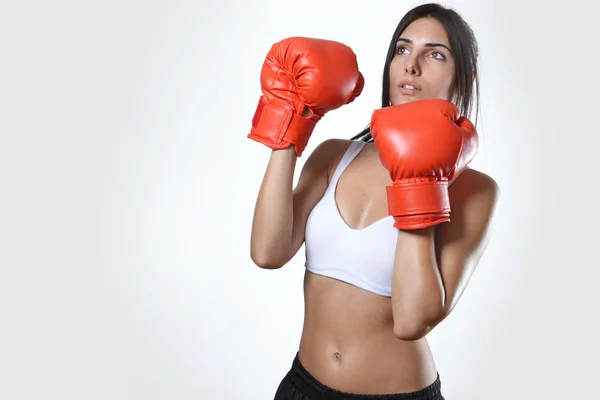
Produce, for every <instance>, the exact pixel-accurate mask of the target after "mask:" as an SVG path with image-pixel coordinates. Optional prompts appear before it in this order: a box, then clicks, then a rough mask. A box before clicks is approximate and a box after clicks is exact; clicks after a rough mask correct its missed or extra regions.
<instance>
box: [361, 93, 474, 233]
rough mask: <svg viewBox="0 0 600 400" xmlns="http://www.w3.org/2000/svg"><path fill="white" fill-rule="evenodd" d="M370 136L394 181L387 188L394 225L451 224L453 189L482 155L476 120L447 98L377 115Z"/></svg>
mask: <svg viewBox="0 0 600 400" xmlns="http://www.w3.org/2000/svg"><path fill="white" fill-rule="evenodd" d="M371 136H372V137H373V139H374V141H375V146H376V147H377V149H378V150H379V157H380V159H381V162H382V164H383V165H384V166H385V167H386V168H387V170H388V171H389V172H390V177H391V178H392V180H393V181H394V183H393V184H392V186H387V187H386V190H387V200H388V212H389V214H390V215H393V216H394V221H395V223H394V226H395V227H396V228H399V229H421V228H427V227H430V226H433V225H437V224H440V223H443V222H448V221H450V198H449V195H448V186H449V185H450V184H451V183H452V182H453V181H454V180H455V179H456V177H458V175H459V174H460V173H462V171H464V170H465V168H466V167H467V165H468V164H469V163H470V162H471V161H472V160H473V157H475V154H476V153H477V147H478V143H479V139H478V136H477V131H476V130H475V127H474V126H473V124H472V123H471V121H469V120H468V119H467V118H465V117H460V116H459V112H458V109H457V108H456V106H455V105H454V104H453V103H451V102H449V101H447V100H441V99H428V100H419V101H414V102H410V103H405V104H400V105H396V106H389V107H385V108H382V109H379V110H376V111H375V112H373V115H372V117H371Z"/></svg>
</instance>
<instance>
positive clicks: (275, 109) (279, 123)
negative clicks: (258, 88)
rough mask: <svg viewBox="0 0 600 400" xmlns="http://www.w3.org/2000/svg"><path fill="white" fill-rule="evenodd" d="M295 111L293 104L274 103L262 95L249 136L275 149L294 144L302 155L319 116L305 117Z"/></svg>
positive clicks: (297, 151) (299, 154) (297, 152)
mask: <svg viewBox="0 0 600 400" xmlns="http://www.w3.org/2000/svg"><path fill="white" fill-rule="evenodd" d="M295 111H296V110H294V107H293V105H292V104H280V103H274V102H272V101H269V100H267V99H266V98H265V97H264V96H261V98H260V100H259V101H258V106H257V107H256V111H255V113H254V117H253V118H252V128H251V130H250V134H249V135H248V138H250V139H253V140H255V141H257V142H260V143H263V144H264V145H266V146H267V147H270V148H271V149H274V150H278V149H284V148H287V147H289V146H291V145H293V146H294V149H295V151H296V154H297V155H298V157H300V156H301V155H302V152H303V151H304V149H305V148H306V145H307V144H308V140H309V138H310V135H311V134H312V132H313V130H314V129H315V125H316V123H317V121H318V120H319V118H318V117H317V116H316V115H313V117H311V118H305V117H303V116H302V115H299V114H296V112H295Z"/></svg>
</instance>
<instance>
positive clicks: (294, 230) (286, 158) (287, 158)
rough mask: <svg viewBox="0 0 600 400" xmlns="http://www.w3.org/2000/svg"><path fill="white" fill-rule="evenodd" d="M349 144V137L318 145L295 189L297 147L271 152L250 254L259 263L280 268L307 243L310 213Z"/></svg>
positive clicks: (255, 215) (263, 265)
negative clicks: (306, 231)
mask: <svg viewBox="0 0 600 400" xmlns="http://www.w3.org/2000/svg"><path fill="white" fill-rule="evenodd" d="M347 145H348V141H346V140H339V139H331V140H326V141H324V142H323V143H321V144H320V145H319V146H317V148H316V149H315V150H314V151H313V152H312V153H311V155H310V156H309V157H308V159H307V160H306V163H305V164H304V167H303V168H302V171H301V173H300V177H299V179H298V185H297V186H296V188H295V189H293V190H292V185H293V177H294V170H295V167H296V161H297V156H296V154H295V153H294V150H293V149H292V148H288V149H284V150H274V151H272V153H271V158H270V160H269V163H268V166H267V170H266V172H265V175H264V178H263V181H262V184H261V187H260V190H259V193H258V198H257V201H256V206H255V211H254V219H253V223H252V234H251V243H250V256H251V258H252V260H253V261H254V263H255V264H256V265H258V266H259V267H261V268H266V269H276V268H281V267H282V266H284V265H285V264H286V263H287V262H288V261H289V260H291V259H292V257H294V255H295V254H296V253H297V252H298V250H299V249H300V247H301V246H302V244H303V243H304V232H305V227H306V221H307V219H308V216H309V214H310V212H311V210H312V209H313V207H314V206H315V204H317V202H318V201H319V200H320V199H321V198H322V197H323V194H324V193H325V190H326V189H327V185H328V183H329V171H330V168H331V166H332V162H334V161H335V160H337V159H339V157H340V156H341V153H340V152H343V150H345V148H346V147H347ZM344 146H345V147H344Z"/></svg>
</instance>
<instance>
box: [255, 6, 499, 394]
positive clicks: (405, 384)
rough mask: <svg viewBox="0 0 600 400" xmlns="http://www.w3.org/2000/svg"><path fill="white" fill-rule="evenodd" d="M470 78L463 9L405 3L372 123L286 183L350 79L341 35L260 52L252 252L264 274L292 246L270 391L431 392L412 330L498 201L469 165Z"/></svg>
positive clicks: (329, 143) (441, 310) (420, 338)
mask: <svg viewBox="0 0 600 400" xmlns="http://www.w3.org/2000/svg"><path fill="white" fill-rule="evenodd" d="M476 80H477V45H476V41H475V39H474V37H473V35H472V32H471V29H470V28H469V26H468V25H467V24H466V23H465V22H464V21H463V19H462V18H461V17H460V16H459V15H458V14H457V13H455V12H454V11H452V10H450V9H447V8H444V7H442V6H440V5H437V4H426V5H421V6H418V7H416V8H414V9H413V10H411V11H409V12H408V13H407V14H406V15H405V16H404V17H403V18H402V20H401V21H400V23H399V25H398V27H397V29H396V31H395V32H394V36H393V38H392V41H391V43H390V48H389V52H388V56H387V59H386V63H385V68H384V76H383V83H384V84H383V96H382V100H383V101H382V108H381V109H379V110H376V111H375V112H374V113H373V116H372V119H371V124H370V127H369V128H367V129H366V130H365V131H364V132H362V133H361V134H359V135H357V136H356V137H354V138H352V139H351V140H344V139H331V140H326V141H324V142H323V143H321V144H320V145H319V146H318V147H317V148H316V149H315V150H314V151H313V152H312V154H311V155H310V156H309V158H308V159H307V161H306V163H305V165H304V167H303V169H302V171H301V174H300V177H299V181H298V184H297V186H296V187H295V188H294V189H293V188H292V179H293V174H294V168H295V163H296V160H297V157H300V156H302V152H303V150H304V148H305V147H306V144H307V142H308V140H309V138H310V135H311V133H312V131H313V129H314V126H315V124H316V123H317V122H318V121H319V120H320V119H321V118H322V117H323V116H324V115H325V114H326V113H327V112H329V111H332V110H334V109H336V108H338V107H341V106H343V105H344V104H348V103H349V102H352V101H354V99H355V98H356V97H357V96H359V95H360V93H361V91H362V87H363V84H364V81H363V77H362V74H361V73H360V72H359V71H358V66H357V63H356V60H355V56H354V53H353V52H352V51H351V50H350V49H349V48H348V47H346V46H344V45H342V44H340V43H336V42H329V41H320V40H317V39H307V38H290V39H286V40H285V41H282V42H279V43H277V44H275V45H274V46H273V48H272V49H271V52H270V53H269V55H268V56H267V60H266V61H265V64H264V66H263V70H262V75H261V82H262V84H263V93H264V95H263V96H262V97H261V100H260V102H259V105H258V107H257V111H256V114H255V116H254V119H253V126H252V131H251V133H250V134H249V137H250V138H251V139H253V140H256V141H259V142H261V143H263V144H265V145H267V146H269V147H270V148H271V149H272V153H271V158H270V160H269V164H268V167H267V170H266V173H265V176H264V180H263V182H262V185H261V188H260V191H259V196H258V199H257V203H256V209H255V215H254V221H253V226H252V238H251V256H252V259H253V261H254V262H255V263H256V264H257V265H258V266H260V267H262V268H269V269H275V268H280V267H282V266H283V265H285V264H286V263H287V262H288V261H289V260H290V259H291V258H292V257H293V256H294V255H295V254H296V252H297V251H298V250H299V249H300V247H301V246H302V244H305V245H306V274H305V280H304V293H305V316H304V327H303V331H302V337H301V342H300V346H299V351H298V353H297V354H296V357H295V359H294V360H293V363H292V367H291V369H290V371H289V372H288V374H287V375H286V376H285V377H284V379H283V380H282V382H281V384H280V385H279V388H278V390H277V393H276V395H275V399H294V400H317V399H323V398H327V399H333V398H335V399H404V400H406V399H432V400H433V399H443V396H442V393H441V382H440V377H439V374H438V371H437V368H436V364H435V362H434V359H433V357H432V353H431V350H430V348H429V346H428V343H427V340H426V338H425V336H426V335H427V334H428V333H429V332H431V330H432V329H434V328H435V326H437V325H438V324H439V323H440V322H442V321H443V320H444V319H445V318H446V317H447V316H448V315H449V314H450V312H451V311H452V309H453V308H454V306H455V305H456V303H457V301H458V300H459V298H460V296H461V294H462V293H463V292H464V290H465V287H466V285H467V282H468V281H469V278H470V276H471V274H472V273H473V270H474V268H475V266H476V264H477V263H478V261H479V259H480V257H481V255H482V253H483V251H484V248H485V245H486V242H487V236H488V235H487V232H488V228H489V224H490V220H491V218H492V215H493V212H494V208H495V204H496V201H497V197H498V187H497V185H496V183H495V182H494V180H493V179H492V178H490V177H489V176H487V175H485V174H483V173H481V172H478V171H475V170H473V169H471V168H468V163H469V162H470V161H471V159H472V158H473V156H474V154H475V151H476V148H477V133H476V131H475V128H474V126H473V125H472V124H471V123H470V121H469V120H468V119H467V117H468V115H469V114H470V110H471V108H472V104H473V92H474V87H475V83H476ZM458 110H460V112H461V113H462V114H463V117H462V118H461V117H459V116H458V115H457V114H458ZM457 143H458V145H457Z"/></svg>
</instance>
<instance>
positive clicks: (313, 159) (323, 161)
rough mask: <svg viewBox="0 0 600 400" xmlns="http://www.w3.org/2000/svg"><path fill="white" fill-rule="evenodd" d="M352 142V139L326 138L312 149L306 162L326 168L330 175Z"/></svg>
mask: <svg viewBox="0 0 600 400" xmlns="http://www.w3.org/2000/svg"><path fill="white" fill-rule="evenodd" d="M350 143H352V140H350V139H338V138H333V139H326V140H324V141H322V142H321V143H319V144H318V145H317V147H316V148H315V149H314V150H313V151H312V153H311V154H310V156H309V157H308V159H307V160H306V164H309V163H310V164H315V165H319V166H321V168H325V169H326V170H327V173H328V175H331V173H332V171H333V170H334V169H335V168H336V166H337V165H338V163H339V162H340V160H341V159H342V157H343V155H344V153H345V152H346V150H348V147H349V146H350Z"/></svg>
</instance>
